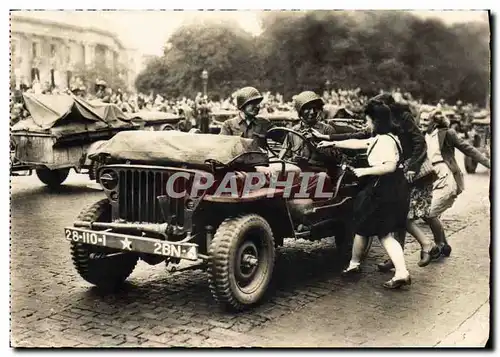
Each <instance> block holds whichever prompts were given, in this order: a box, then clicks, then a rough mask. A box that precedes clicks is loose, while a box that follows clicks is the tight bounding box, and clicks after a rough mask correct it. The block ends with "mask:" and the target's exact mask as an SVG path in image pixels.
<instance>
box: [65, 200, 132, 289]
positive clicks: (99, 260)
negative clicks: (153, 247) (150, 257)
mask: <svg viewBox="0 0 500 357" xmlns="http://www.w3.org/2000/svg"><path fill="white" fill-rule="evenodd" d="M77 220H80V221H84V222H110V221H111V206H110V204H109V201H108V200H107V199H103V200H100V201H98V202H96V203H95V204H93V205H92V206H90V207H88V208H86V209H84V210H83V211H82V212H81V213H80V215H79V216H78V218H77ZM71 256H72V258H73V264H74V265H75V268H76V270H77V271H78V273H79V274H80V276H81V277H82V278H83V279H84V280H86V281H87V282H89V283H91V284H93V285H95V286H97V287H99V288H104V289H114V288H116V287H118V286H119V285H120V284H122V283H123V282H124V281H125V280H126V279H127V278H128V277H129V275H130V274H132V271H133V270H134V268H135V265H136V264H137V260H138V256H137V255H136V254H134V253H125V252H121V251H119V250H116V249H111V248H106V247H100V246H96V245H89V244H84V243H78V242H71Z"/></svg>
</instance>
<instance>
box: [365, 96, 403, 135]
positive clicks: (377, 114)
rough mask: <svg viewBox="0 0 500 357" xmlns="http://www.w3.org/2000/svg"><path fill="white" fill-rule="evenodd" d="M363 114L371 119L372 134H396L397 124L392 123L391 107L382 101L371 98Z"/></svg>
mask: <svg viewBox="0 0 500 357" xmlns="http://www.w3.org/2000/svg"><path fill="white" fill-rule="evenodd" d="M365 115H368V116H370V118H372V120H373V126H374V128H373V133H374V134H387V133H394V134H397V132H398V130H397V128H398V127H397V126H396V124H395V123H394V119H393V116H392V112H391V109H390V108H389V106H388V105H387V104H385V103H383V102H382V101H379V100H375V99H371V100H370V101H369V102H368V104H367V105H366V108H365Z"/></svg>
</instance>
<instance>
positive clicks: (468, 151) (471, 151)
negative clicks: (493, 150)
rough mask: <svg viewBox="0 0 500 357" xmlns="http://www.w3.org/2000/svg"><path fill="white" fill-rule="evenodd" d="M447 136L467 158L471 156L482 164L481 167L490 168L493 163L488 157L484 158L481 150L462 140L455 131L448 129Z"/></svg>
mask: <svg viewBox="0 0 500 357" xmlns="http://www.w3.org/2000/svg"><path fill="white" fill-rule="evenodd" d="M446 135H447V136H448V137H449V138H450V140H451V142H452V143H453V146H454V147H456V148H457V149H458V150H460V151H461V152H463V154H464V155H465V156H469V157H471V158H473V159H474V160H475V161H477V162H479V163H481V165H483V166H485V167H487V168H490V167H491V163H490V160H488V158H487V157H486V156H484V155H483V154H482V153H481V152H480V151H479V150H477V149H476V148H475V147H474V146H472V145H471V144H469V143H468V142H467V141H465V140H463V139H461V138H460V137H459V136H458V135H457V132H456V131H455V130H453V129H448V131H447V132H446Z"/></svg>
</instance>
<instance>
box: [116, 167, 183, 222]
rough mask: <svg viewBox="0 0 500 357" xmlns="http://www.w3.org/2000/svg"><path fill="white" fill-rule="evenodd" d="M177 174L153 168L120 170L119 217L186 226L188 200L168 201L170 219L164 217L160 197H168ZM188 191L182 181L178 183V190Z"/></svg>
mask: <svg viewBox="0 0 500 357" xmlns="http://www.w3.org/2000/svg"><path fill="white" fill-rule="evenodd" d="M173 173H174V172H169V171H165V170H160V169H157V170H153V169H151V168H145V169H142V168H120V169H118V175H119V176H118V177H119V190H120V191H119V192H120V194H119V198H118V204H119V217H120V218H121V219H124V220H126V221H128V222H150V223H163V222H168V223H170V224H174V225H179V226H182V225H183V224H184V198H172V197H169V198H168V205H167V206H168V207H167V209H168V212H165V214H166V215H167V217H164V216H163V213H162V210H161V208H160V203H159V201H158V199H157V197H158V196H163V195H166V185H167V180H168V178H169V177H170V176H171V175H172V174H173ZM185 189H187V187H186V182H185V180H183V179H182V178H178V179H176V181H175V185H174V190H175V191H176V192H182V191H183V190H185Z"/></svg>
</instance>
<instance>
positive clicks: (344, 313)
mask: <svg viewBox="0 0 500 357" xmlns="http://www.w3.org/2000/svg"><path fill="white" fill-rule="evenodd" d="M457 156H458V155H457ZM457 159H458V160H457V161H458V162H460V163H461V162H462V161H463V160H462V157H461V156H458V157H457ZM465 180H466V191H465V192H464V193H463V194H462V195H461V196H460V197H459V199H458V200H457V202H456V203H455V205H454V207H453V208H452V209H450V210H449V211H448V212H446V214H445V216H444V219H443V222H444V224H445V229H446V232H447V234H448V237H449V239H448V240H449V242H450V244H451V246H452V247H453V252H452V255H451V257H449V258H445V259H442V260H440V261H437V262H434V263H432V264H430V265H429V266H427V267H425V268H420V267H418V265H417V261H418V259H419V252H420V250H419V246H418V244H417V243H416V242H415V241H414V240H413V238H410V237H409V236H408V238H407V239H408V241H409V243H408V244H407V249H406V258H407V263H408V268H409V270H410V273H411V274H412V285H411V287H410V288H405V289H402V290H401V291H387V290H385V289H384V288H383V287H382V286H381V284H382V283H383V282H384V281H386V280H388V279H389V278H390V276H391V275H390V274H383V273H379V272H378V271H376V267H375V264H376V263H377V262H380V261H382V260H383V259H385V253H384V252H383V249H382V248H381V246H380V244H379V243H378V241H375V242H374V244H373V248H372V250H371V252H370V254H369V257H368V259H367V262H366V265H365V269H364V270H363V274H362V276H361V278H360V279H359V280H358V281H355V282H353V281H345V280H342V279H341V277H340V269H341V267H340V266H339V264H338V263H337V262H336V261H335V260H334V259H333V258H332V257H334V256H335V249H336V248H335V244H334V243H333V242H332V241H329V240H323V241H321V242H308V241H303V240H298V241H295V240H287V241H285V246H284V247H282V248H280V249H279V250H278V253H277V254H278V255H277V263H276V268H275V273H274V278H273V279H274V281H273V288H272V289H271V291H270V293H269V297H268V298H267V299H266V301H264V302H263V303H262V304H261V305H259V306H258V307H256V308H255V309H252V310H250V311H246V312H242V313H238V314H231V313H227V312H224V311H221V310H220V309H219V308H218V307H217V305H215V303H214V301H213V300H212V296H211V294H210V291H209V287H208V277H207V274H206V273H205V272H204V271H200V270H194V271H184V272H174V273H172V272H169V271H168V269H166V268H165V264H159V265H156V266H149V265H147V264H146V263H144V262H139V263H138V266H137V268H136V270H135V271H134V273H133V274H132V275H131V277H130V278H129V279H128V283H127V285H126V286H125V287H124V288H123V289H122V290H121V291H119V292H117V293H114V294H105V293H102V292H99V291H98V290H97V289H95V288H93V287H91V286H90V285H89V284H87V283H86V282H85V281H84V280H83V279H81V278H80V277H79V276H78V274H77V272H76V270H75V269H74V268H73V264H72V261H71V258H70V252H69V244H68V243H67V241H66V240H65V239H64V234H63V227H65V226H70V225H72V223H73V220H74V219H75V217H76V216H77V214H78V213H79V211H80V210H81V209H82V208H83V207H84V206H86V205H89V204H91V203H94V202H96V201H97V200H99V199H100V198H102V197H104V194H103V193H102V192H100V191H97V190H94V189H92V188H88V187H87V185H88V184H89V182H90V181H89V180H88V179H87V178H86V177H85V176H83V175H76V174H74V173H72V174H71V175H70V177H69V178H68V181H67V182H66V184H65V185H64V186H63V187H62V188H61V190H60V191H59V192H50V191H49V190H48V189H47V188H46V187H44V186H43V184H42V183H40V182H39V181H38V180H37V178H36V176H31V177H13V178H11V194H12V207H11V343H12V345H13V346H14V347H42V346H47V347H48V346H54V347H90V346H99V347H108V346H109V347H136V346H144V347H169V346H190V347H216V346H238V347H239V346H280V347H287V346H297V347H298V346H300V347H306V346H307V347H350V346H353V347H356V346H362V347H373V346H396V345H397V346H440V347H442V346H484V344H485V343H486V341H487V339H488V336H489V294H490V286H489V279H490V251H489V249H490V247H489V245H490V202H489V199H488V193H489V182H490V179H489V171H487V170H486V169H484V168H483V167H478V172H477V173H476V174H474V175H466V176H465ZM425 232H426V233H427V234H431V233H430V231H429V230H428V229H426V230H425Z"/></svg>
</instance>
